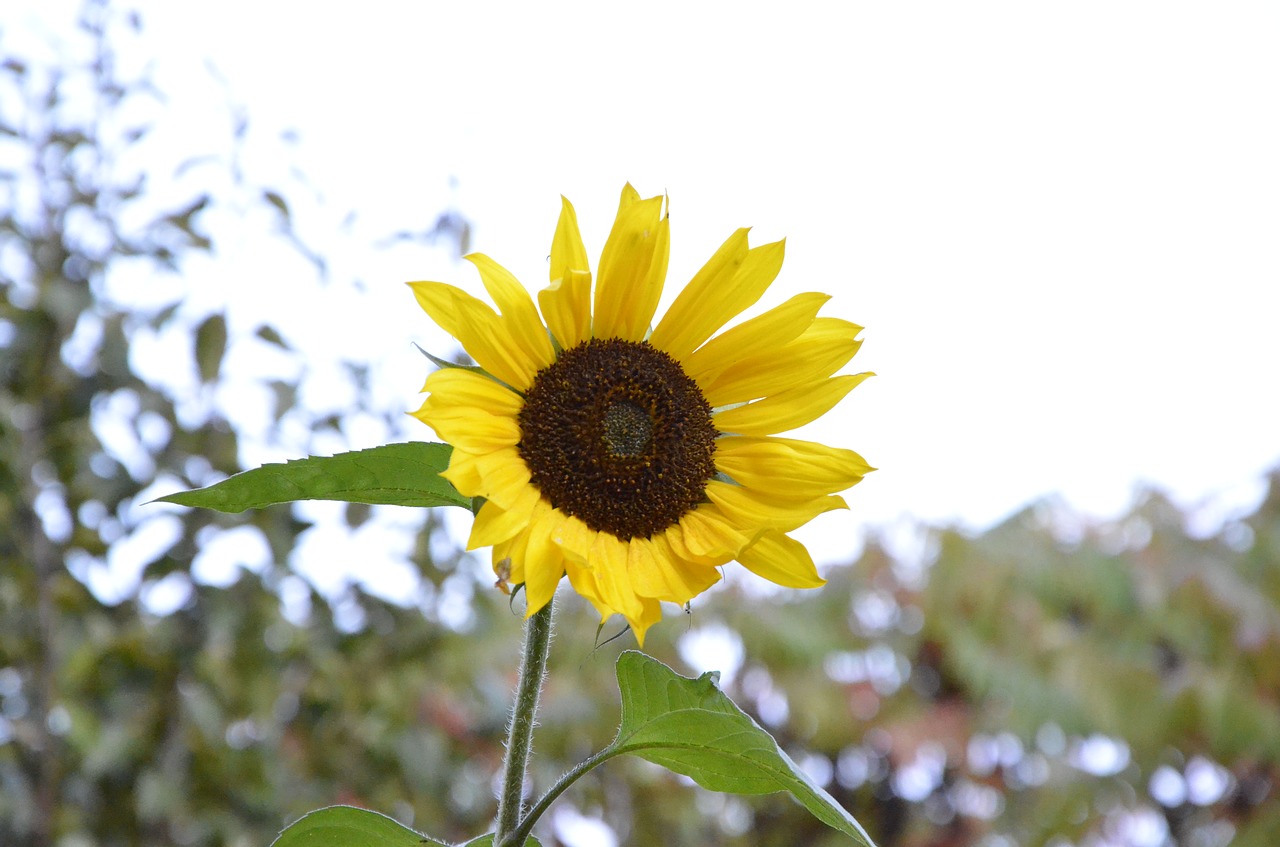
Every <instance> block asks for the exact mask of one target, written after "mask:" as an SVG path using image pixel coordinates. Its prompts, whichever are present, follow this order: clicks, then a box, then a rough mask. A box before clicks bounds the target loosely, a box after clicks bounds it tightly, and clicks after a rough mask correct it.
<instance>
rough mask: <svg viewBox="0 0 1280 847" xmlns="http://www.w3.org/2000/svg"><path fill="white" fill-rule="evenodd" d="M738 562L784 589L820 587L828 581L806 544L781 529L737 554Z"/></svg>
mask: <svg viewBox="0 0 1280 847" xmlns="http://www.w3.org/2000/svg"><path fill="white" fill-rule="evenodd" d="M738 561H739V562H740V563H741V564H742V566H743V567H745V568H746V569H747V570H749V571H751V572H752V573H753V574H755V575H756V576H762V577H764V578H765V579H767V580H769V581H770V582H774V583H777V584H778V585H781V586H783V587H785V588H817V587H818V586H820V585H825V584H826V582H827V581H826V580H825V579H823V578H822V577H820V576H818V569H817V568H816V567H815V566H814V564H813V558H812V557H811V556H810V555H809V551H808V550H807V549H805V546H804V545H803V544H801V543H800V542H799V541H796V540H795V539H794V538H791V537H789V536H786V535H783V534H782V533H781V532H777V531H775V530H769V531H767V532H765V533H763V534H762V535H761V536H760V537H759V538H757V539H756V542H755V543H754V544H752V545H751V546H750V547H748V548H747V549H746V550H743V551H742V552H741V553H739V554H738Z"/></svg>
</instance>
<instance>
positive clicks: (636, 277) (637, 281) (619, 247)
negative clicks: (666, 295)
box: [592, 186, 671, 341]
mask: <svg viewBox="0 0 1280 847" xmlns="http://www.w3.org/2000/svg"><path fill="white" fill-rule="evenodd" d="M628 187H629V186H628ZM631 191H632V193H634V191H635V189H631ZM662 206H663V198H662V197H650V198H649V199H648V200H633V201H628V200H627V192H625V191H624V192H623V202H622V203H621V204H619V209H618V218H617V220H615V221H614V224H613V230H612V231H611V232H610V233H609V239H608V240H607V241H606V242H605V245H604V252H603V253H602V254H601V256H600V273H599V277H598V278H597V280H596V293H595V309H594V312H595V320H594V325H593V327H592V334H594V335H595V336H596V337H597V338H621V339H624V340H626V341H642V340H644V337H645V335H646V334H647V333H648V331H649V321H650V320H651V319H652V318H653V313H654V312H655V311H656V310H657V308H658V300H659V299H660V298H661V297H662V284H663V281H664V280H665V279H666V275H667V258H668V255H669V253H670V250H671V243H670V226H669V223H668V221H667V219H666V217H665V216H664V215H663V214H662Z"/></svg>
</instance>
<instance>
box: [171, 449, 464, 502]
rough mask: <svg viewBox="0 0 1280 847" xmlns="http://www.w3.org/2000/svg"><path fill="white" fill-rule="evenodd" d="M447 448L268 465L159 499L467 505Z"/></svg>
mask: <svg viewBox="0 0 1280 847" xmlns="http://www.w3.org/2000/svg"><path fill="white" fill-rule="evenodd" d="M452 450H453V448H451V447H450V446H449V445H448V444H430V443H427V442H423V441H413V442H409V443H406V444H386V445H383V446H381V447H374V448H372V449H369V450H357V451H355V452H351V453H339V454H338V455H336V456H327V457H315V456H313V457H311V458H309V459H295V460H293V461H291V462H287V463H285V464H283V465H263V466H262V467H260V468H254V469H253V470H248V471H245V472H243V473H238V474H236V475H235V476H232V477H228V478H227V479H224V480H223V481H222V482H219V483H216V484H215V485H210V486H209V487H208V488H198V489H196V490H194V491H180V492H178V493H176V494H169V495H167V496H165V497H160V498H157V500H158V501H159V502H162V503H176V504H178V505H179V506H195V507H199V508H203V509H217V510H218V511H219V512H243V511H244V510H245V509H261V508H262V507H264V506H270V505H272V504H275V503H287V502H290V501H292V500H341V501H344V502H347V503H368V504H370V505H375V506H379V505H392V506H462V507H463V508H467V509H469V508H471V498H470V497H463V496H462V495H461V494H459V493H458V492H457V490H456V489H455V488H454V487H453V486H452V485H451V484H450V483H449V481H448V480H446V479H445V478H444V477H442V476H440V472H441V471H443V470H444V469H445V468H447V467H448V466H449V456H450V454H451V453H452Z"/></svg>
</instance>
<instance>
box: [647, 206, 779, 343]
mask: <svg viewBox="0 0 1280 847" xmlns="http://www.w3.org/2000/svg"><path fill="white" fill-rule="evenodd" d="M748 232H750V230H749V229H748V228H746V227H743V228H742V229H740V230H738V231H737V232H735V233H734V234H733V235H731V236H729V237H728V239H726V240H725V242H724V244H721V245H720V249H719V250H717V251H716V252H715V253H714V254H713V255H712V256H711V258H710V259H709V260H708V261H707V263H706V264H705V265H703V266H702V270H700V271H698V272H697V273H696V274H695V275H694V277H693V279H692V280H690V282H689V284H688V285H686V286H685V287H684V289H683V290H682V291H681V292H680V294H679V295H677V296H676V299H675V302H674V303H672V304H671V308H670V309H668V310H667V313H666V314H665V315H663V316H662V320H661V321H659V322H658V326H657V327H655V328H654V330H653V335H651V336H650V337H649V343H650V344H652V345H653V346H654V347H657V348H658V349H659V350H666V351H667V352H668V353H670V354H671V355H672V357H673V358H675V359H676V360H678V361H679V360H683V359H684V358H685V357H686V356H688V355H689V354H690V353H692V352H693V351H694V350H695V349H697V347H698V345H699V344H701V343H702V342H704V341H706V340H707V339H708V338H710V337H711V335H712V333H714V332H715V331H716V330H717V329H719V328H720V327H722V326H724V324H725V322H726V321H728V320H729V319H730V318H732V317H733V316H734V315H737V314H738V313H740V312H741V311H742V310H743V309H745V308H747V307H748V306H750V305H751V304H752V303H754V302H755V301H756V300H757V299H759V297H760V294H761V293H763V290H764V289H761V290H760V291H759V292H755V296H754V297H752V296H751V294H752V292H746V291H741V292H740V291H736V290H734V286H733V284H732V282H733V277H734V274H736V273H737V272H738V269H739V268H741V267H742V263H743V262H744V261H745V260H746V258H747V233H748ZM738 303H741V304H742V305H741V306H739V305H738Z"/></svg>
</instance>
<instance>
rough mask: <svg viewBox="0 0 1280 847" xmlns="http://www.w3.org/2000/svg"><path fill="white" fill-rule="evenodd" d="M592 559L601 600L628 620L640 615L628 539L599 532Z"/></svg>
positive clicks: (593, 571) (640, 608)
mask: <svg viewBox="0 0 1280 847" xmlns="http://www.w3.org/2000/svg"><path fill="white" fill-rule="evenodd" d="M590 559H591V566H592V567H591V573H592V575H593V576H594V577H595V582H596V590H597V591H598V592H599V594H598V596H599V599H600V602H601V603H603V604H605V605H606V606H608V607H609V608H611V609H613V610H614V611H615V612H617V613H618V614H620V615H622V616H624V617H625V618H627V620H632V619H637V618H639V617H640V616H641V613H642V612H643V609H642V607H641V603H640V598H639V597H638V596H637V595H636V592H635V589H634V588H633V587H632V585H631V577H630V575H629V573H628V571H627V542H625V541H622V540H621V539H619V538H618V537H617V536H616V535H613V534H611V533H608V532H601V533H598V534H597V535H596V540H595V543H594V544H593V545H592V546H591V556H590Z"/></svg>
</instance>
